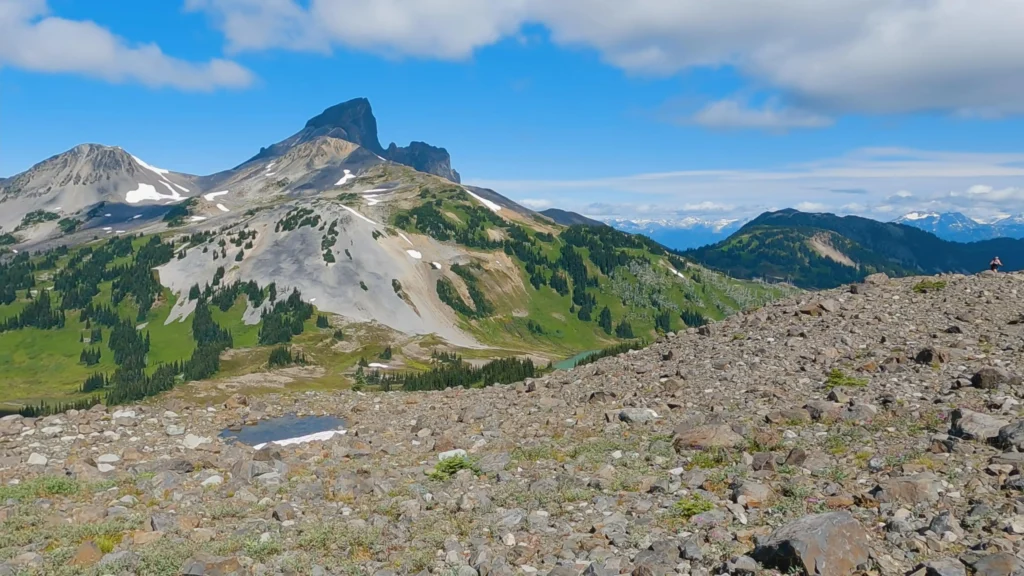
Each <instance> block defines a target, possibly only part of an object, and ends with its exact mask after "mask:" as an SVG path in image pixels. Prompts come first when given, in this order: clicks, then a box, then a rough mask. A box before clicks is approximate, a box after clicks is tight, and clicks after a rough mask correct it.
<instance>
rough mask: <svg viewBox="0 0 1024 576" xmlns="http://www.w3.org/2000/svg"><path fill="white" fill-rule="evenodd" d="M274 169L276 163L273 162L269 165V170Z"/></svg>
mask: <svg viewBox="0 0 1024 576" xmlns="http://www.w3.org/2000/svg"><path fill="white" fill-rule="evenodd" d="M273 167H274V162H271V163H270V164H267V170H270V169H271V168H273Z"/></svg>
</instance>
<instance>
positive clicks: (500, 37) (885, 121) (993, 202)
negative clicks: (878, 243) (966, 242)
mask: <svg viewBox="0 0 1024 576" xmlns="http://www.w3.org/2000/svg"><path fill="white" fill-rule="evenodd" d="M825 4H827V6H825ZM1021 24H1024V3H1020V2H1018V1H1016V0H988V1H986V2H985V3H983V4H980V5H979V3H977V2H970V1H968V0H916V1H910V0H833V1H831V2H829V3H821V2H817V1H811V0H721V1H719V2H715V3H708V2H705V1H702V0H634V1H633V2H630V3H622V2H614V1H612V0H562V1H560V2H558V3H551V2H549V1H541V0H488V1H487V2H482V1H481V0H304V1H301V2H299V1H295V0H180V1H179V0H167V1H162V2H145V3H139V2H127V1H124V0H111V1H109V2H82V1H77V2H76V1H74V0H49V1H48V2H47V1H44V0H0V175H3V176H9V175H12V174H14V173H17V172H20V171H22V170H25V169H27V168H28V167H30V166H31V165H32V164H34V163H35V162H38V161H40V160H42V159H44V158H46V157H48V156H50V155H53V154H57V153H59V152H62V151H64V150H66V149H68V148H71V147H72V146H74V145H76V144H78V143H82V142H99V143H104V144H111V145H119V146H122V147H124V148H125V149H127V150H129V151H131V152H132V153H133V154H136V155H137V156H140V157H142V158H144V159H146V160H147V161H148V162H150V163H152V164H155V165H159V166H162V167H166V168H169V169H172V170H177V171H181V172H188V173H195V174H207V173H211V172H215V171H218V170H221V169H224V168H227V167H230V166H233V165H235V164H237V163H239V162H241V161H242V160H245V159H246V158H248V157H249V156H251V155H252V154H253V153H255V151H257V150H258V149H259V147H260V146H264V145H268V144H270V143H272V142H275V141H278V140H281V139H283V138H285V137H286V136H288V135H290V134H291V133H293V132H295V131H297V130H298V129H299V128H301V127H302V124H303V123H304V122H305V120H306V119H308V118H309V117H311V116H313V115H315V114H317V113H318V112H320V111H321V110H322V109H324V108H326V107H327V106H330V105H332V104H335V103H338V102H341V101H344V100H348V99H350V98H353V97H357V96H365V97H368V98H369V99H370V101H371V103H372V104H373V107H374V111H375V114H376V116H377V120H378V124H379V128H380V136H381V140H382V142H383V143H384V144H385V145H387V143H388V142H391V141H395V142H397V143H399V144H400V145H404V144H406V143H408V142H409V141H410V140H413V139H416V140H424V141H427V142H430V143H431V144H434V145H438V146H444V147H446V148H447V149H448V150H449V152H451V154H452V157H453V164H454V166H455V168H456V169H458V170H459V171H460V172H461V173H462V174H463V177H464V180H465V181H467V182H470V183H478V184H481V185H487V186H490V187H493V188H495V189H496V190H498V191H499V192H502V193H505V194H506V195H508V196H510V197H512V198H514V199H517V200H521V201H524V202H526V203H528V204H529V205H531V206H533V207H546V206H549V205H550V206H559V207H564V208H569V209H575V210H578V211H581V212H584V213H588V214H591V215H597V216H616V215H620V216H631V217H650V218H662V217H676V216H683V215H688V214H699V215H703V216H708V217H715V218H732V217H743V216H747V215H751V214H754V213H756V212H758V211H760V210H764V209H769V208H779V207H786V206H796V207H800V208H803V209H808V210H831V211H837V212H845V213H858V214H865V215H869V216H873V217H877V218H880V219H888V218H891V217H895V216H898V215H900V214H902V213H904V212H907V211H910V210H950V209H956V210H962V211H965V212H967V213H968V214H971V215H974V216H977V217H992V216H995V215H997V214H1000V213H1011V212H1014V213H1015V212H1020V211H1024V150H1022V146H1021V142H1022V141H1024V139H1022V138H1021V134H1022V133H1024V121H1022V120H1021V118H1020V114H1021V113H1022V112H1024V98H1021V97H1020V94H1024V43H1021V42H1019V40H1018V36H1019V29H1020V28H1019V27H1020V25H1021Z"/></svg>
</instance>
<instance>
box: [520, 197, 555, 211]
mask: <svg viewBox="0 0 1024 576" xmlns="http://www.w3.org/2000/svg"><path fill="white" fill-rule="evenodd" d="M518 202H519V203H520V204H522V205H523V206H526V207H527V208H531V209H533V210H544V209H545V208H551V206H552V203H551V200H546V199H543V198H524V199H522V200H518Z"/></svg>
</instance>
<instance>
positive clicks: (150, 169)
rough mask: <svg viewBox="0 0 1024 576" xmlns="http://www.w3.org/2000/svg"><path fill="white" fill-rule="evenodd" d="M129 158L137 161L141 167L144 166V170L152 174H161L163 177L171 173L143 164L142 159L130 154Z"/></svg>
mask: <svg viewBox="0 0 1024 576" xmlns="http://www.w3.org/2000/svg"><path fill="white" fill-rule="evenodd" d="M129 156H131V157H132V160H135V161H136V162H137V163H138V164H139V166H142V167H143V168H145V169H146V170H149V171H150V172H156V173H157V174H159V175H161V176H163V175H164V174H167V173H169V172H170V170H164V169H163V168H157V167H156V166H150V165H149V164H146V163H145V162H143V161H142V159H140V158H139V157H138V156H134V155H131V154H129Z"/></svg>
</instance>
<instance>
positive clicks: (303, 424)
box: [220, 414, 345, 450]
mask: <svg viewBox="0 0 1024 576" xmlns="http://www.w3.org/2000/svg"><path fill="white" fill-rule="evenodd" d="M344 429H345V420H343V419H341V418H338V417H337V416H296V415H295V414H288V415H285V416H281V417H280V418H271V419H269V420H261V421H259V422H258V423H256V424H254V425H252V426H243V427H242V429H241V430H230V429H224V430H223V431H222V432H221V433H220V437H221V438H224V439H225V440H227V441H229V442H241V443H242V444H247V445H249V446H252V447H253V448H256V449H257V450H258V449H260V448H262V447H263V446H264V445H266V444H267V443H270V442H273V443H274V444H278V445H281V446H286V445H288V444H300V443H302V442H311V441H314V440H328V439H330V438H331V437H333V436H334V435H335V434H344V433H345V430H344Z"/></svg>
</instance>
